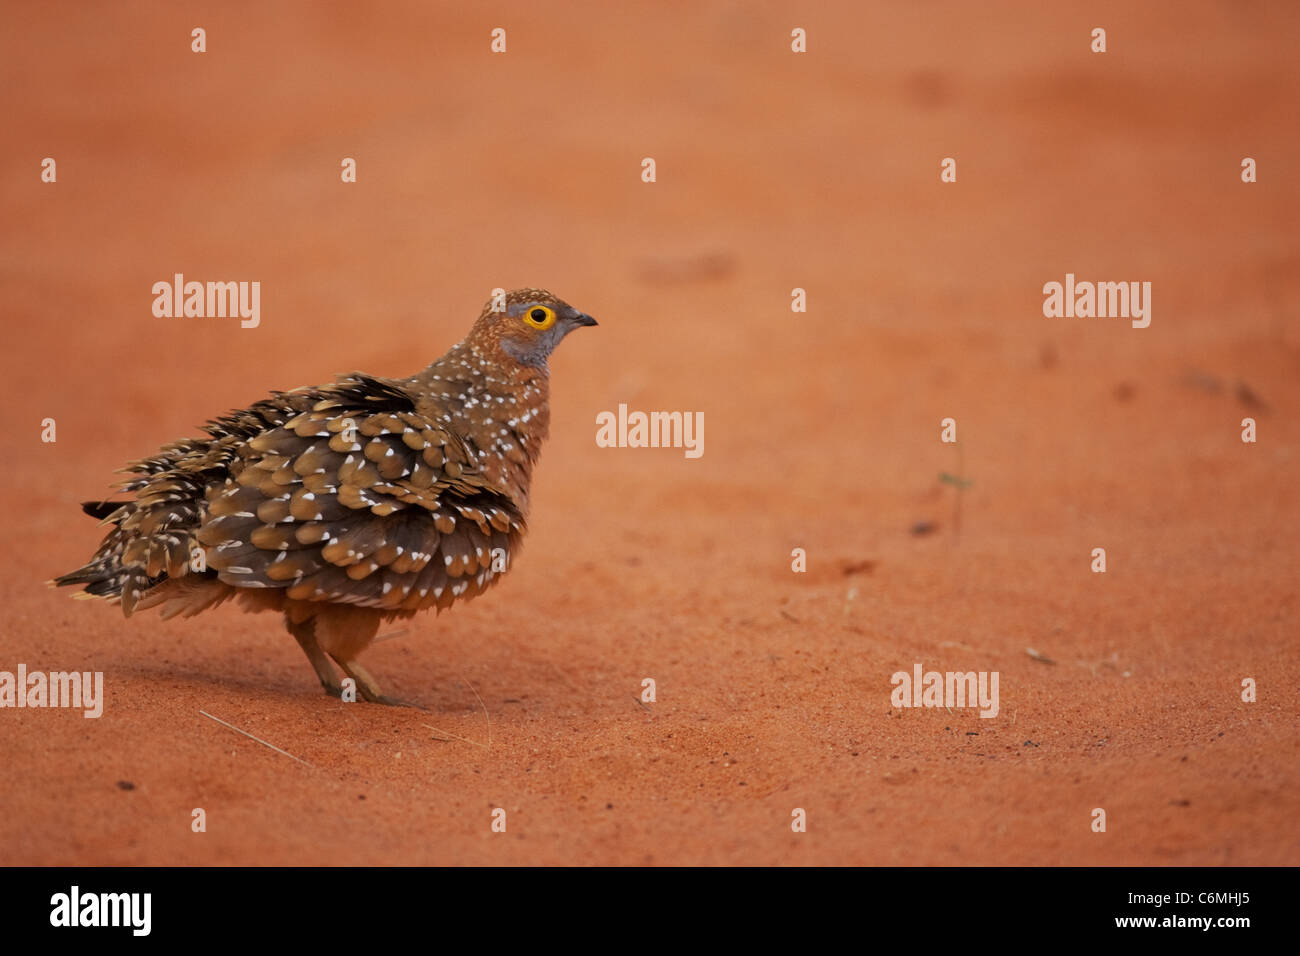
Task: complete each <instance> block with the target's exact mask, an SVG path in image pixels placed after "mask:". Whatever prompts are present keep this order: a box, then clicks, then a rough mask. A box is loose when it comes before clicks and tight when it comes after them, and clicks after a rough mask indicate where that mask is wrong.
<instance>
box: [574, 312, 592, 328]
mask: <svg viewBox="0 0 1300 956" xmlns="http://www.w3.org/2000/svg"><path fill="white" fill-rule="evenodd" d="M573 321H574V322H575V323H576V324H578V325H595V324H596V320H595V319H593V318H592V317H591V316H589V315H588V314H587V313H586V312H579V313H578V314H577V315H575V316H574V317H573Z"/></svg>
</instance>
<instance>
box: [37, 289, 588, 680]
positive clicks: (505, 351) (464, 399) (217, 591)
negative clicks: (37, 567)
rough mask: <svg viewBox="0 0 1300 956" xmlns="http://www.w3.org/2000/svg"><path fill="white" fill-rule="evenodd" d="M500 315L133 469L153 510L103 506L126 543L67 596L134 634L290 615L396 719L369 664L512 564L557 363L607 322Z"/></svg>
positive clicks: (114, 542)
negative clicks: (149, 619)
mask: <svg viewBox="0 0 1300 956" xmlns="http://www.w3.org/2000/svg"><path fill="white" fill-rule="evenodd" d="M492 305H493V303H492V302H489V303H488V305H487V306H485V308H484V310H483V312H482V314H481V315H480V316H479V318H478V320H477V321H476V322H475V324H474V326H473V328H472V329H471V330H470V333H469V335H467V336H466V337H465V339H464V340H463V341H462V342H460V343H458V344H457V345H455V346H453V347H452V348H451V349H450V350H448V352H447V353H446V354H445V355H444V356H443V357H442V358H440V359H438V360H437V361H436V362H434V363H433V364H432V365H430V366H428V367H427V368H426V369H424V370H423V371H421V372H419V373H417V374H415V375H412V376H410V377H409V378H405V379H382V378H377V377H374V376H369V375H364V374H361V373H353V374H350V375H346V376H344V377H342V378H341V379H339V381H337V382H336V383H334V384H331V385H322V386H318V387H312V388H301V389H296V390H294V391H290V392H274V393H272V395H271V397H270V398H266V399H263V400H262V401H259V402H256V403H255V404H253V405H251V406H250V407H248V408H246V409H243V410H241V411H236V412H233V413H231V414H230V415H227V416H225V417H222V418H218V419H215V420H213V421H211V422H209V423H208V424H207V425H206V426H205V428H204V430H205V431H206V432H207V435H206V436H204V437H200V438H191V439H185V440H182V441H178V442H173V443H172V444H169V445H165V446H164V447H163V448H162V449H161V450H160V451H159V452H158V453H157V454H156V455H154V456H153V457H150V458H146V459H143V460H141V461H138V462H135V463H133V464H131V465H129V466H128V467H127V468H126V469H125V471H127V472H128V473H130V474H132V475H133V477H130V478H128V479H127V480H125V481H124V482H122V484H121V487H122V490H124V491H127V492H131V493H132V494H133V496H134V497H133V499H131V500H128V501H123V502H88V503H87V504H85V505H83V508H84V510H85V511H86V512H87V513H88V514H91V515H93V516H94V517H98V518H102V519H104V523H107V524H110V525H112V527H111V529H110V530H109V532H108V534H107V536H106V537H105V539H104V541H103V543H102V544H101V545H100V548H99V550H98V552H96V554H95V556H94V557H93V558H92V559H91V561H90V562H89V563H88V564H86V565H85V566H84V567H82V568H80V569H78V570H77V571H73V572H71V573H70V574H66V575H63V576H62V577H60V578H56V579H55V582H54V583H56V584H59V585H70V584H84V585H85V594H86V595H89V596H97V597H102V598H106V599H108V600H110V601H113V602H120V603H121V605H122V609H123V611H124V612H125V614H126V615H127V616H130V614H131V613H132V612H133V611H134V610H138V609H143V608H149V607H155V606H159V607H161V610H162V615H163V617H164V618H169V617H173V616H175V615H178V614H179V615H182V616H185V617H188V616H191V615H194V614H197V613H199V612H200V611H203V610H205V609H207V608H209V607H212V606H214V605H216V604H219V603H221V602H222V601H224V600H226V599H228V598H230V597H238V598H239V599H240V600H241V603H243V604H244V605H245V606H246V607H247V608H248V609H250V610H268V609H270V610H283V611H284V612H285V617H286V623H287V626H288V628H289V630H290V632H291V633H293V635H294V637H295V638H296V639H297V640H298V642H299V644H300V645H301V646H302V647H303V650H304V651H305V652H306V653H307V656H308V658H309V659H310V660H311V662H312V664H313V666H314V667H315V668H316V670H317V673H318V675H319V676H320V678H321V682H322V684H323V685H324V686H325V689H326V690H327V691H329V692H331V693H338V692H339V689H340V685H339V682H338V680H337V675H336V674H335V672H334V671H333V669H332V668H331V667H330V665H329V662H328V660H327V659H326V655H328V657H330V658H333V659H334V661H335V662H336V663H337V664H338V665H339V666H340V667H342V668H343V670H344V672H345V673H347V674H348V675H349V676H351V677H353V678H354V679H356V682H357V689H358V691H359V692H360V693H361V694H362V696H364V697H365V698H366V699H368V700H381V701H384V702H388V703H392V702H394V701H392V700H390V699H389V698H386V697H384V696H383V695H382V694H381V693H380V692H379V689H378V686H377V685H376V684H375V682H374V679H373V678H371V677H370V675H369V674H368V673H366V671H365V670H364V669H363V668H362V667H361V666H360V665H359V664H357V663H356V660H355V658H356V656H357V654H359V653H360V652H361V651H362V650H363V649H364V648H365V647H366V646H368V645H369V643H370V642H371V641H372V640H373V639H374V636H375V634H376V632H377V631H378V628H379V625H380V622H381V621H384V620H392V619H393V618H397V617H405V616H409V615H412V614H415V613H417V612H418V611H421V610H424V609H427V608H431V607H432V608H436V609H437V610H438V611H441V610H442V609H444V608H447V607H450V606H451V605H452V604H453V603H454V602H456V601H458V600H468V599H470V598H472V597H475V596H477V595H478V594H481V593H482V592H483V591H485V590H486V589H487V588H489V587H490V586H491V585H492V584H494V583H495V582H496V580H497V578H498V577H499V575H500V573H501V572H502V571H503V570H504V569H506V568H508V567H509V566H510V562H511V560H512V559H513V558H514V556H515V554H516V552H517V551H518V548H519V544H520V541H521V538H522V536H523V534H524V531H525V520H526V518H527V515H528V504H529V501H528V490H529V484H530V479H531V476H532V469H533V465H534V464H535V463H536V461H537V457H538V454H539V452H540V450H541V445H542V442H543V441H544V440H545V439H546V434H547V429H548V426H549V423H550V412H549V408H548V397H549V385H548V377H549V373H548V370H547V364H546V359H547V356H549V354H550V352H551V350H553V349H554V348H555V346H556V345H557V344H558V343H559V341H560V339H562V338H563V337H564V336H565V335H566V334H567V333H568V332H569V331H572V329H573V328H576V327H579V326H582V325H594V324H595V321H594V320H593V319H591V318H590V317H589V316H587V315H585V314H584V313H581V312H578V311H577V310H576V309H573V308H572V307H571V306H569V305H567V304H566V303H564V302H561V301H560V300H558V299H556V298H555V297H554V296H552V295H551V294H550V293H549V292H545V291H543V290H539V289H522V290H517V291H515V292H511V293H509V294H508V295H507V296H506V297H505V300H504V310H503V311H493V309H492ZM547 314H549V318H548V319H547V321H549V324H548V325H546V327H544V328H543V327H541V325H542V320H539V319H538V318H537V317H538V316H546V315H547ZM78 596H81V595H78Z"/></svg>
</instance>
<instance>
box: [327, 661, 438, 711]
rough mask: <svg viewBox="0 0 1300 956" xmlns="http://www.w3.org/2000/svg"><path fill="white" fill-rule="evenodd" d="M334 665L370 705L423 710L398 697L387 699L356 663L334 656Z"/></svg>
mask: <svg viewBox="0 0 1300 956" xmlns="http://www.w3.org/2000/svg"><path fill="white" fill-rule="evenodd" d="M334 663H336V664H338V665H339V667H341V668H343V673H345V674H347V675H348V676H349V677H351V678H352V679H353V680H354V681H356V682H357V692H358V693H359V694H361V696H362V698H364V699H365V700H367V701H369V702H370V703H372V704H388V705H389V706H390V707H414V708H416V709H417V710H424V709H425V708H423V707H421V706H420V705H419V704H416V703H413V702H412V701H409V700H402V699H401V698H399V697H389V696H388V695H387V694H385V693H384V692H383V691H381V690H380V689H379V682H378V681H376V680H375V678H374V676H373V675H372V674H371V673H370V671H368V670H366V669H365V668H364V667H362V666H361V665H360V664H359V663H358V662H357V661H355V660H347V659H345V658H343V657H337V656H336V657H335V658H334Z"/></svg>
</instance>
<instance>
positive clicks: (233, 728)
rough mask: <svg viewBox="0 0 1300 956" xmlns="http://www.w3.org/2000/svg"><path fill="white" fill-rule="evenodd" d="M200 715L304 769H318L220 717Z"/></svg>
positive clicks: (204, 713) (202, 711)
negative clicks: (296, 762)
mask: <svg viewBox="0 0 1300 956" xmlns="http://www.w3.org/2000/svg"><path fill="white" fill-rule="evenodd" d="M199 713H200V714H202V715H203V716H204V717H206V718H208V719H209V720H215V721H216V722H217V723H219V724H221V726H223V727H229V728H230V729H231V730H233V731H234V732H235V733H237V734H243V735H244V736H245V737H247V738H248V739H249V740H256V741H257V742H258V743H259V744H261V745H262V746H263V747H270V748H271V749H272V750H274V751H275V752H276V753H278V754H284V755H285V756H286V757H288V758H289V759H290V760H297V761H298V762H299V763H300V764H302V765H303V766H304V767H311V769H312V770H315V769H316V768H315V767H312V766H311V764H309V763H308V762H307V761H305V760H303V759H301V758H299V757H295V756H294V755H293V754H291V753H289V751H287V750H281V749H280V748H279V747H277V746H276V745H275V744H268V743H267V742H266V741H265V740H263V739H262V738H261V737H254V736H253V735H252V734H250V733H249V732H248V731H247V730H240V729H239V728H238V727H236V726H235V725H234V724H228V723H226V722H225V721H224V720H222V719H221V718H220V717H213V716H212V715H211V714H209V713H208V712H207V711H206V710H201V711H199Z"/></svg>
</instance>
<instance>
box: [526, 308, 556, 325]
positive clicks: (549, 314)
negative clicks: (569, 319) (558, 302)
mask: <svg viewBox="0 0 1300 956" xmlns="http://www.w3.org/2000/svg"><path fill="white" fill-rule="evenodd" d="M524 321H525V322H527V323H528V324H529V325H531V326H532V327H533V328H535V329H541V330H543V331H544V330H546V329H549V328H550V327H551V326H552V325H554V324H555V310H554V309H551V308H548V307H547V306H544V305H538V306H534V307H533V308H531V309H529V310H528V311H527V312H526V313H525V314H524Z"/></svg>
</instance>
